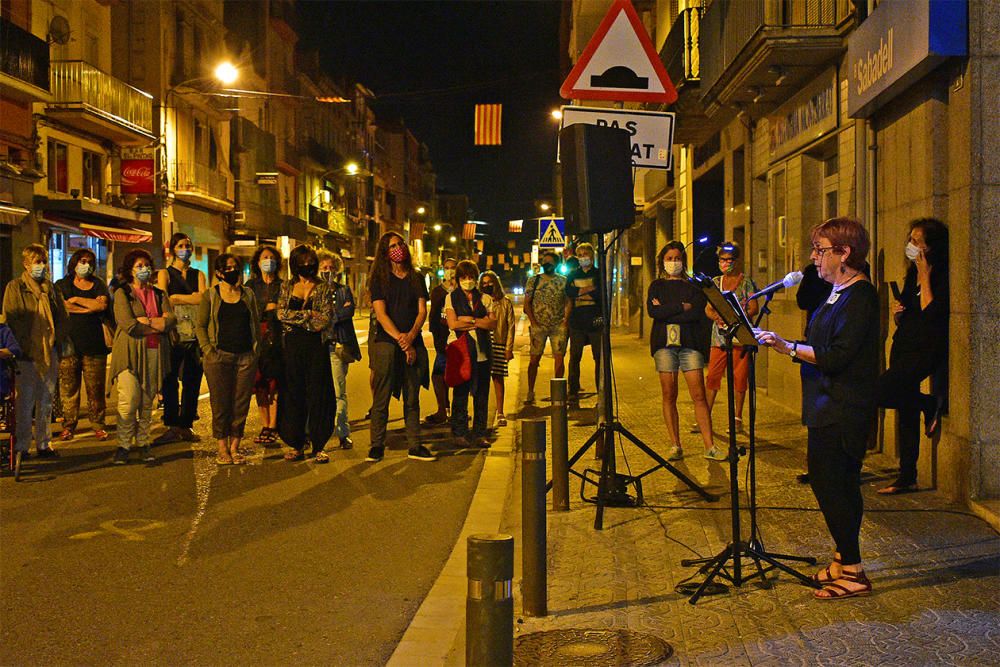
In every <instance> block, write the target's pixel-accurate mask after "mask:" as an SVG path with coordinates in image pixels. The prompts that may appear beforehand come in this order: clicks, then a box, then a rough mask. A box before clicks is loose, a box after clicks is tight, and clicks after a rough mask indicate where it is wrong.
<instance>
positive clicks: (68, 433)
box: [59, 428, 74, 442]
mask: <svg viewBox="0 0 1000 667" xmlns="http://www.w3.org/2000/svg"><path fill="white" fill-rule="evenodd" d="M73 435H74V433H73V430H72V429H68V428H64V429H63V432H62V433H60V434H59V439H60V440H62V441H63V442H69V441H70V440H72V439H73Z"/></svg>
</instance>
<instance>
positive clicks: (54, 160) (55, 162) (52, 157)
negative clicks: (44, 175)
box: [47, 139, 69, 193]
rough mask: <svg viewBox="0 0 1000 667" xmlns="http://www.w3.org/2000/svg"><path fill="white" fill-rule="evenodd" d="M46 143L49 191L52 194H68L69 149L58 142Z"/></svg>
mask: <svg viewBox="0 0 1000 667" xmlns="http://www.w3.org/2000/svg"><path fill="white" fill-rule="evenodd" d="M47 143H48V153H49V154H48V158H49V160H48V165H47V166H48V181H49V190H51V191H53V192H65V193H68V192H69V148H67V146H66V144H64V143H62V142H59V141H52V140H51V139H50V140H49V141H48V142H47Z"/></svg>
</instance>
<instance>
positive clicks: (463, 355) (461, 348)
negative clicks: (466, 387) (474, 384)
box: [444, 333, 472, 387]
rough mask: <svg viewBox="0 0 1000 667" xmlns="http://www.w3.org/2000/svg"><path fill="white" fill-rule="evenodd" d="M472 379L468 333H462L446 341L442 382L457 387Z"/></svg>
mask: <svg viewBox="0 0 1000 667" xmlns="http://www.w3.org/2000/svg"><path fill="white" fill-rule="evenodd" d="M471 379H472V354H471V353H470V352H469V334H468V333H463V334H462V335H461V336H459V337H458V338H456V339H455V340H453V341H451V342H450V343H448V347H447V349H446V350H445V365H444V383H445V384H446V385H448V386H449V387H457V386H459V385H462V384H465V383H466V382H468V381H469V380H471Z"/></svg>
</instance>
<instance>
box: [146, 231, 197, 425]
mask: <svg viewBox="0 0 1000 667" xmlns="http://www.w3.org/2000/svg"><path fill="white" fill-rule="evenodd" d="M169 247H170V257H171V258H172V259H171V261H170V264H169V265H167V268H165V269H160V271H159V272H158V273H157V276H156V285H157V287H159V288H160V289H161V290H162V291H164V292H166V293H167V295H169V297H170V305H171V306H173V308H174V314H175V315H176V317H177V328H176V333H175V334H174V336H175V337H176V342H177V344H176V345H175V346H174V347H173V349H172V351H171V356H170V372H169V373H167V377H166V378H164V380H163V388H162V389H161V391H160V393H161V394H163V425H164V426H166V427H167V430H166V432H164V433H163V434H162V435H161V436H160V437H158V438H157V439H156V440H154V441H153V444H154V445H163V444H167V443H170V442H178V441H181V440H186V441H188V442H197V441H198V436H196V435H195V434H194V431H193V430H192V428H191V427H192V426H193V425H194V420H195V419H196V418H197V417H198V396H199V395H200V394H201V378H202V374H203V370H202V367H201V355H200V353H199V350H198V340H197V337H196V336H195V331H194V329H195V321H196V320H197V318H198V306H199V304H201V295H202V293H204V291H205V288H206V284H207V283H206V280H205V274H204V273H202V272H201V271H199V270H198V269H196V268H194V267H192V266H191V259H192V256H193V254H194V243H192V241H191V238H190V237H189V236H188V235H187V234H184V233H183V232H177V233H175V234H174V235H173V236H171V237H170V246H169ZM178 383H179V385H180V386H178Z"/></svg>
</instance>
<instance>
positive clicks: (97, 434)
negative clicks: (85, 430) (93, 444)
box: [94, 428, 108, 442]
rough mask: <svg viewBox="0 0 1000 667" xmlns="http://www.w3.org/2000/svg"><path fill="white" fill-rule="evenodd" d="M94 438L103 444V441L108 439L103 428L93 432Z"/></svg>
mask: <svg viewBox="0 0 1000 667" xmlns="http://www.w3.org/2000/svg"><path fill="white" fill-rule="evenodd" d="M94 437H95V438H97V439H98V440H100V441H101V442H104V441H105V440H107V439H108V432H107V431H105V430H104V429H103V428H99V429H96V430H95V431H94Z"/></svg>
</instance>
